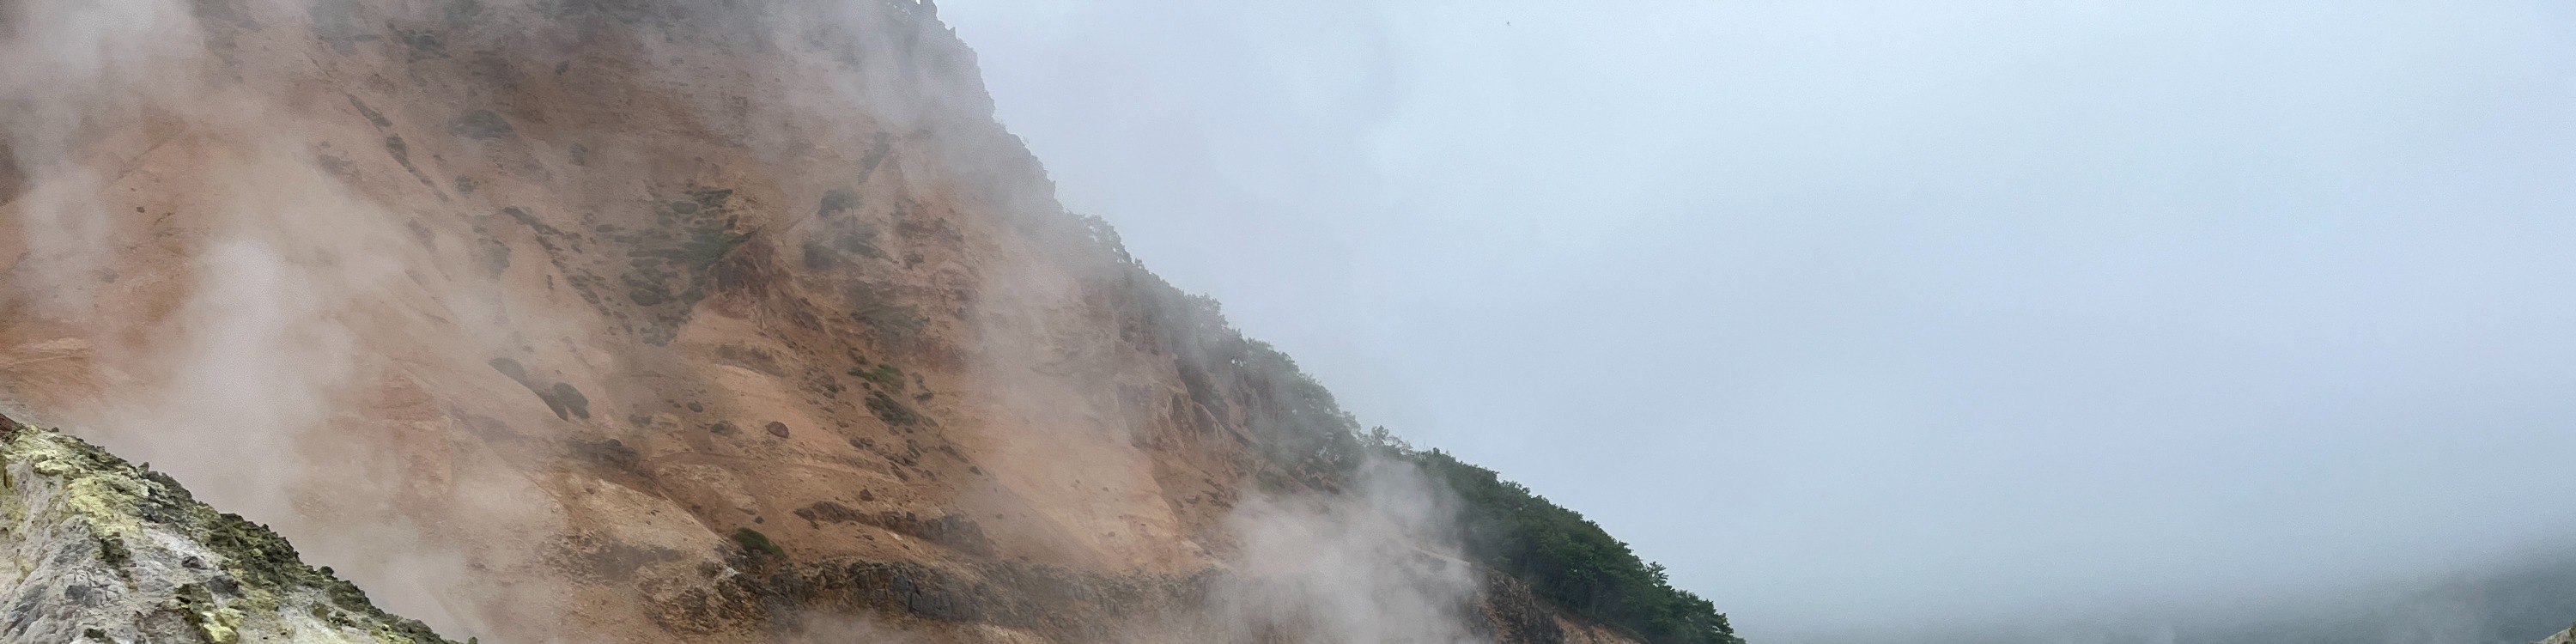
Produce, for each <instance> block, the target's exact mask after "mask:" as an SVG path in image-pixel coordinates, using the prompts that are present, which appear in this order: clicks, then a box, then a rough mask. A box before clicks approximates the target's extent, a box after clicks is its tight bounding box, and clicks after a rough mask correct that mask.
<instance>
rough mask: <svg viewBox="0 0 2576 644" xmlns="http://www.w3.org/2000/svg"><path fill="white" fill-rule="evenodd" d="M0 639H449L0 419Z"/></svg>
mask: <svg viewBox="0 0 2576 644" xmlns="http://www.w3.org/2000/svg"><path fill="white" fill-rule="evenodd" d="M0 556H5V557H7V558H8V559H9V560H10V561H14V562H16V563H17V566H15V567H14V568H13V569H9V570H5V571H0V602H5V605H0V641H9V642H22V641H23V642H39V641H41V642H70V641H81V640H84V639H85V640H88V641H120V642H132V641H155V642H159V641H175V642H214V643H217V644H223V643H228V642H258V641H295V642H352V643H366V644H453V642H452V641H451V640H448V639H446V638H442V637H440V636H439V635H438V634H437V633H435V632H432V631H431V630H430V628H429V627H428V626H426V625H423V624H421V623H420V622H418V621H415V620H411V619H406V618H403V617H399V616H395V615H392V614H389V613H386V612H384V611H383V610H380V609H378V608H376V607H375V605H374V604H372V603H369V602H368V601H367V595H366V593H365V592H364V591H361V590H359V589H358V587H357V586H356V585H354V584H351V583H349V582H348V581H347V580H343V579H340V578H339V577H338V576H335V575H333V574H331V571H330V569H328V568H315V567H312V566H309V565H306V564H305V563H304V561H303V559H302V558H301V557H299V556H298V555H297V553H296V551H295V546H294V545H293V544H289V543H287V541H286V539H285V538H283V537H280V536H278V535H277V533H276V532H275V531H272V530H269V529H268V527H267V526H263V525H260V524H257V523H253V522H251V521H249V520H247V519H244V518H242V517H241V516H240V515H235V514H227V513H222V512H217V511H216V510H215V509H214V508H212V507H208V506H207V505H206V504H204V503H199V502H197V500H196V499H195V497H193V496H190V495H189V494H188V491H187V489H186V488H183V487H180V485H179V483H178V481H176V480H173V479H171V478H170V477H169V476H168V475H165V474H161V473H159V472H154V471H151V470H148V469H144V468H142V467H139V466H136V465H134V464H132V463H128V462H126V461H125V459H122V458H118V457H117V456H116V455H114V454H110V453H108V452H107V450H104V449H100V448H99V447H98V446H95V445H91V444H89V443H87V442H83V441H81V440H80V439H77V438H73V437H71V436H67V435H64V434H61V433H59V432H54V431H48V430H42V429H36V428H32V427H26V426H22V425H19V424H17V423H15V422H13V421H10V420H9V419H7V418H0Z"/></svg>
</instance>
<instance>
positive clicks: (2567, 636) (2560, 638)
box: [2531, 627, 2576, 644]
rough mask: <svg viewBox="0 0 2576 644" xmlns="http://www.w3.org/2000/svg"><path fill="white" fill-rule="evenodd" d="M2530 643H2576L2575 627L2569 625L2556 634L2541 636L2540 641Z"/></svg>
mask: <svg viewBox="0 0 2576 644" xmlns="http://www.w3.org/2000/svg"><path fill="white" fill-rule="evenodd" d="M2531 644H2576V627H2569V628H2568V629H2567V630H2563V631H2559V632H2558V634H2557V635H2551V636H2548V637H2544V638H2541V639H2540V641H2538V642H2532V643H2531Z"/></svg>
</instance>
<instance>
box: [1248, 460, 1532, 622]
mask: <svg viewBox="0 0 2576 644" xmlns="http://www.w3.org/2000/svg"><path fill="white" fill-rule="evenodd" d="M1356 483H1357V484H1356V485H1355V486H1354V488H1355V489H1354V490H1352V491H1350V492H1349V493H1345V494H1333V495H1292V496H1285V497H1274V496H1269V495H1263V496H1260V497H1256V498H1254V499H1252V500H1251V501H1250V502H1248V503H1245V504H1244V505H1243V506H1241V507H1239V508H1237V509H1236V512H1235V514H1234V515H1233V516H1232V517H1231V519H1230V520H1229V521H1228V527H1229V528H1231V529H1232V530H1233V531H1234V533H1235V535H1236V536H1237V537H1238V538H1240V539H1242V540H1243V559H1244V561H1245V562H1246V566H1245V569H1244V570H1243V572H1244V573H1245V575H1247V576H1246V577H1244V578H1242V579H1238V580H1234V581H1233V582H1232V583H1231V584H1229V585H1227V586H1226V587H1225V588H1224V589H1223V592H1221V593H1220V594H1219V596H1218V599H1217V601H1216V602H1215V605H1214V606H1212V607H1211V608H1210V610H1211V612H1212V613H1213V614H1215V615H1218V616H1220V617H1221V618H1223V619H1225V621H1227V622H1229V623H1231V624H1232V625H1234V626H1235V627H1236V628H1238V629H1244V632H1238V633H1236V635H1238V637H1235V638H1233V639H1232V640H1231V641H1257V640H1258V638H1257V637H1256V636H1257V635H1260V634H1264V633H1267V632H1269V630H1270V629H1279V630H1284V631H1286V632H1290V633H1300V634H1303V635H1305V636H1306V637H1305V638H1304V639H1306V640H1309V641H1325V642H1421V643H1461V642H1479V641H1484V639H1483V638H1480V637H1477V636H1475V635H1473V634H1472V632H1471V629H1470V628H1469V627H1468V626H1467V624H1468V623H1469V622H1468V621H1467V620H1468V619H1469V613H1470V611H1473V610H1475V609H1476V593H1477V590H1478V588H1479V583H1478V582H1479V579H1478V577H1477V575H1478V572H1477V571H1476V569H1475V567H1474V566H1472V565H1469V564H1467V563H1466V562H1463V561H1460V560H1458V559H1456V558H1455V557H1456V544H1457V538H1456V534H1455V531H1456V526H1455V525H1454V522H1455V520H1456V518H1457V510H1456V507H1455V504H1454V502H1453V501H1451V500H1450V499H1449V498H1448V495H1447V494H1446V493H1445V491H1444V490H1440V489H1439V488H1438V487H1436V486H1434V485H1433V484H1432V483H1431V482H1430V481H1429V480H1426V479H1425V478H1423V476H1422V472H1421V471H1420V470H1419V469H1416V468H1415V467H1413V466H1412V465H1410V464H1406V463H1400V462H1394V461H1388V460H1384V459H1370V460H1369V461H1368V462H1367V463H1366V464H1364V465H1363V466H1362V467H1361V470H1360V473H1359V478H1358V480H1357V481H1356ZM1430 547H1446V548H1448V549H1449V551H1448V552H1440V551H1436V550H1431V549H1429V548H1430Z"/></svg>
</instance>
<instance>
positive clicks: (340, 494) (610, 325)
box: [0, 0, 1610, 642]
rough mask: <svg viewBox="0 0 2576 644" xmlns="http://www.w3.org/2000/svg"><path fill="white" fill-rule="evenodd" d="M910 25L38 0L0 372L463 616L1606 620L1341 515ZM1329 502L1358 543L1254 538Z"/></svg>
mask: <svg viewBox="0 0 2576 644" xmlns="http://www.w3.org/2000/svg"><path fill="white" fill-rule="evenodd" d="M934 12H935V10H934V9H932V8H930V7H928V6H927V5H916V4H912V3H909V2H881V1H876V0H864V1H859V2H819V1H818V2H798V1H793V0H782V1H776V2H679V1H677V0H318V1H315V2H310V3H296V2H265V1H258V0H158V1H119V2H107V3H78V2H68V1H53V0H47V1H39V2H30V3H24V6H21V7H17V8H16V13H12V14H10V15H9V18H7V20H8V21H9V22H7V23H0V26H6V27H7V28H9V29H11V30H12V31H13V33H12V34H11V36H10V37H11V38H12V39H13V41H12V43H11V44H10V45H9V47H8V48H7V49H5V50H0V55H6V56H9V57H11V58H12V59H14V60H16V61H18V62H23V63H25V64H24V65H19V67H24V68H25V69H28V70H39V69H41V70H51V71H43V72H38V71H21V72H14V73H13V75H11V76H7V77H6V78H5V79H0V80H5V82H6V83H7V85H6V86H0V90H7V92H6V93H8V94H9V95H10V96H11V98H8V99H0V102H5V103H7V105H5V106H0V107H9V108H12V109H11V110H9V112H10V114H12V115H11V116H8V117H6V118H7V120H5V121H0V125H5V127H7V128H8V130H9V132H8V133H9V137H8V138H7V139H6V140H5V141H0V144H5V145H7V146H9V148H10V149H9V150H8V152H9V154H7V155H5V157H6V158H7V159H8V160H9V161H8V162H7V163H5V164H0V170H4V171H0V204H5V205H0V272H5V276H6V278H7V280H8V284H9V288H8V289H6V290H0V298H5V299H0V401H6V402H7V403H9V404H10V405H11V406H12V408H13V409H14V410H16V411H17V412H18V413H20V414H21V415H22V416H23V417H29V418H33V419H37V420H42V421H44V422H47V423H50V424H60V425H63V426H66V427H69V428H71V430H72V431H75V432H78V433H81V434H83V435H85V436H89V437H91V438H93V439H94V440H97V441H99V442H101V443H103V444H105V445H107V446H108V447H109V448H111V449H113V450H115V451H117V452H119V453H120V454H123V455H125V456H126V457H129V458H134V459H137V460H149V461H152V462H155V463H160V464H161V465H162V467H163V468H164V469H166V470H168V471H171V472H173V473H174V474H176V475H177V476H178V477H179V478H181V479H183V480H187V481H189V483H190V485H191V486H192V487H195V488H197V489H198V490H199V493H200V494H201V495H203V496H204V497H206V498H208V499H209V500H210V501H214V502H216V504H217V505H219V506H223V507H226V508H227V509H232V510H237V511H240V512H243V513H244V514H246V515H250V516H253V517H256V518H258V519H259V520H262V521H269V522H273V523H274V524H276V526H277V528H278V530H279V531H280V532H281V533H283V534H285V535H286V536H288V537H289V538H292V539H295V540H296V542H297V543H298V544H299V545H300V546H302V547H303V549H304V551H305V552H306V553H307V554H308V556H309V557H311V558H313V559H315V560H317V561H319V562H326V563H331V564H333V565H335V566H337V567H338V569H339V570H340V571H341V572H342V573H343V574H346V575H348V576H350V577H351V578H353V579H354V580H356V581H358V582H359V583H360V584H361V585H362V586H365V587H366V588H368V589H369V591H370V592H371V593H374V594H375V595H376V596H377V598H378V599H379V600H380V601H382V602H383V603H385V604H386V605H388V607H390V608H393V609H395V610H397V611H399V612H403V613H406V614H411V615H415V616H419V617H421V618H423V619H425V620H428V621H429V622H430V623H431V624H432V625H434V626H438V627H440V628H441V629H442V630H443V631H445V632H448V633H450V634H451V635H457V636H462V635H481V636H484V637H485V638H486V639H488V640H495V641H618V642H653V641H768V640H772V639H777V638H795V637H807V636H814V637H822V636H834V635H840V634H846V633H851V632H904V633H909V634H911V636H916V637H925V638H932V639H936V640H943V641H1065V642H1071V641H1156V640H1162V641H1208V640H1211V639H1251V638H1277V639H1292V640H1293V639H1314V640H1331V639H1336V638H1337V637H1336V636H1335V635H1334V633H1343V634H1344V635H1348V634H1350V633H1359V632H1377V631H1374V630H1367V629H1387V628H1415V627H1412V626H1399V625H1396V624H1398V623H1402V622H1409V621H1423V620H1430V621H1454V622H1455V623H1456V624H1457V627H1456V628H1457V629H1458V630H1457V631H1456V632H1448V631H1439V630H1434V631H1424V633H1425V634H1424V635H1423V636H1424V637H1432V638H1439V637H1449V636H1453V635H1454V636H1456V637H1460V638H1475V637H1495V638H1500V639H1503V640H1507V641H1601V640H1605V639H1608V638H1609V637H1610V636H1609V635H1607V633H1606V632H1603V631H1600V630H1598V629H1596V628H1593V627H1588V626H1583V625H1580V624H1576V623H1573V622H1571V621H1568V620H1565V619H1563V618H1561V617H1559V616H1558V615H1557V614H1556V613H1555V612H1554V611H1553V610H1552V609H1551V608H1549V607H1547V606H1545V605H1543V603H1541V602H1536V601H1508V600H1509V599H1510V598H1512V597H1518V598H1520V599H1521V600H1527V598H1528V594H1527V593H1526V591H1520V592H1518V594H1517V595H1515V594H1514V593H1513V589H1512V585H1513V582H1511V581H1510V580H1508V579H1495V578H1490V577H1483V576H1479V575H1476V574H1474V573H1473V572H1472V571H1470V570H1468V568H1469V567H1468V566H1466V565H1464V564H1463V562H1459V561H1456V560H1455V559H1454V556H1453V553H1450V552H1448V551H1447V550H1445V549H1444V546H1443V545H1442V542H1441V540H1440V539H1438V538H1437V537H1438V535H1437V532H1438V526H1437V525H1436V524H1437V521H1431V522H1428V523H1425V522H1422V521H1413V522H1411V523H1408V522H1407V521H1406V520H1405V519H1402V518H1401V517H1399V518H1395V519H1388V520H1386V521H1383V522H1378V521H1377V520H1375V519H1352V518H1348V517H1353V516H1361V517H1374V516H1378V515H1379V514H1382V513H1372V512H1374V511H1372V512H1363V513H1359V514H1351V515H1345V514H1336V512H1338V510H1334V509H1333V508H1334V507H1336V506H1335V504H1338V503H1344V502H1345V501H1346V500H1347V499H1351V498H1355V497H1357V496H1358V495H1355V494H1351V493H1349V492H1350V490H1349V487H1350V486H1351V485H1354V484H1355V483H1354V482H1353V481H1352V480H1351V479H1348V478H1347V477H1346V476H1345V475H1344V474H1345V472H1346V470H1347V468H1340V469H1337V468H1336V466H1335V465H1334V464H1335V463H1337V462H1338V461H1335V460H1334V458H1339V457H1337V456H1333V452H1332V450H1331V449H1330V447H1331V446H1330V445H1328V444H1324V443H1318V442H1316V440H1317V439H1316V438H1314V437H1317V436H1323V435H1327V434H1330V433H1331V432H1335V431H1344V430H1347V429H1348V427H1347V426H1348V425H1349V424H1350V421H1349V419H1348V418H1347V417H1346V416H1343V415H1341V414H1340V412H1338V411H1337V410H1335V409H1334V408H1333V407H1332V406H1331V403H1330V399H1329V395H1328V394H1324V393H1322V392H1321V390H1320V389H1317V388H1315V387H1314V386H1313V384H1312V383H1311V382H1310V381H1306V380H1305V379H1304V377H1303V376H1301V375H1297V374H1296V372H1295V370H1294V367H1293V365H1292V364H1288V363H1286V362H1285V361H1284V359H1273V357H1275V355H1276V354H1275V353H1272V352H1269V351H1268V350H1267V348H1266V347H1261V346H1259V345H1258V344H1257V343H1252V342H1249V341H1246V340H1244V339H1242V338H1241V337H1240V336H1239V335H1236V334H1234V333H1233V332H1232V330H1231V329H1228V328H1225V327H1224V323H1223V321H1222V318H1220V317H1217V316H1216V315H1215V310H1214V306H1213V304H1211V303H1207V302H1204V301H1202V300H1197V299H1193V298H1186V297H1182V296H1180V295H1179V294H1178V293H1177V292H1175V291H1172V290H1171V289H1170V288H1169V287H1168V286H1166V285H1163V284H1162V283H1161V282H1160V281H1159V280H1156V279H1154V278H1152V276H1151V274H1150V273H1145V272H1144V271H1143V270H1142V269H1141V268H1138V267H1137V266H1136V265H1135V263H1134V262H1133V260H1131V259H1130V258H1128V257H1127V256H1126V255H1125V253H1124V251H1123V250H1120V248H1119V247H1118V245H1117V243H1116V238H1115V234H1114V233H1112V232H1110V231H1109V230H1108V229H1107V228H1106V227H1105V226H1101V225H1099V224H1098V223H1097V221H1096V220H1087V219H1085V218H1081V217H1077V216H1074V215H1071V214H1067V213H1065V212H1063V211H1062V209H1061V207H1060V206H1058V205H1057V204H1056V203H1055V201H1054V199H1053V197H1052V187H1051V185H1050V184H1049V183H1048V181H1047V179H1046V178H1045V175H1044V173H1043V170H1042V169H1041V168H1040V167H1039V165H1038V163H1037V161H1036V160H1035V159H1033V158H1031V157H1030V156H1029V154H1028V153H1027V152H1026V151H1025V149H1024V148H1023V147H1022V146H1021V145H1020V144H1019V142H1018V141H1017V139H1015V138H1013V137H1011V136H1010V135H1009V134H1007V133H1006V132H1004V131H1003V130H1002V129H1001V128H1000V126H999V125H997V124H996V123H994V122H993V121H992V119H991V113H992V110H991V106H990V105H989V102H988V101H989V99H988V98H987V97H986V95H985V93H984V91H983V89H982V87H981V85H980V81H979V80H978V79H977V72H976V70H975V64H974V59H973V55H972V53H971V52H970V51H968V50H967V49H966V48H965V47H964V46H963V45H962V44H960V43H959V42H958V41H957V40H956V38H955V37H954V35H953V34H952V33H950V32H949V31H948V30H947V29H946V28H945V27H943V26H941V25H940V24H939V22H938V21H937V19H936V17H935V15H934ZM55 21H58V22H55ZM35 24H44V25H47V27H46V28H45V29H41V30H31V29H30V26H31V25H35ZM1247 243H1254V242H1252V241H1249V240H1248V241H1247ZM1319 455H1322V456H1319ZM1344 465H1347V464H1346V463H1344ZM1372 507H1374V506H1372ZM1247 508H1251V509H1247ZM1379 509H1383V508H1379ZM1251 514H1259V515H1260V516H1251ZM1398 514H1401V513H1398ZM1314 517H1325V518H1326V520H1330V521H1362V522H1369V523H1368V525H1347V526H1340V527H1342V528H1347V530H1344V531H1333V532H1330V533H1331V534H1342V533H1344V532H1347V533H1349V534H1364V535H1382V536H1381V537H1378V538H1373V540H1369V541H1365V542H1359V541H1348V540H1331V541H1319V542H1314V543H1309V542H1303V541H1288V542H1281V543H1282V544H1284V545H1279V544H1273V545H1275V546H1276V547H1278V548H1281V550H1279V551H1278V552H1277V553H1274V554H1275V555H1276V556H1273V554H1265V553H1250V554H1247V552H1246V548H1247V547H1253V548H1261V547H1273V546H1271V545H1263V544H1269V543H1271V542H1270V541H1269V540H1266V539H1260V538H1254V539H1251V540H1249V541H1248V540H1247V537H1258V536H1259V535H1261V534H1268V533H1269V532H1272V531H1275V529H1278V528H1279V525H1281V524H1278V523H1277V521H1287V522H1288V523H1286V524H1285V525H1288V526H1291V527H1294V526H1296V525H1300V524H1298V523H1297V522H1298V521H1305V520H1309V519H1312V518H1314ZM1381 523H1382V524H1383V525H1380V524H1381ZM1380 528H1383V529H1382V530H1381V529H1380ZM1355 544H1356V545H1355ZM1265 552H1267V551H1265ZM1352 552H1357V553H1359V555H1358V556H1357V557H1356V558H1354V557H1351V556H1343V555H1346V554H1349V553H1352ZM1254 559H1263V560H1278V561H1286V562H1288V563H1289V565H1284V566H1273V567H1271V568H1265V567H1263V566H1261V565H1258V564H1260V563H1261V562H1259V561H1253V560H1254ZM1314 562H1332V563H1333V564H1335V565H1341V566H1347V567H1350V568H1356V569H1363V570H1357V571H1348V572H1351V574H1353V575H1359V576H1361V577H1365V578H1354V579H1344V578H1338V577H1313V575H1316V574H1318V573H1317V572H1316V570H1319V569H1321V568H1319V566H1322V565H1323V564H1314V565H1307V564H1313V563H1314ZM1334 572H1336V573H1340V572H1345V571H1338V570H1336V571H1334ZM1283 580H1284V581H1283ZM1340 588H1350V589H1354V590H1352V591H1350V592H1361V593H1365V592H1371V591H1369V590H1368V589H1373V588H1374V589H1379V590H1382V591H1384V592H1389V593H1396V594H1401V595H1405V596H1420V597H1427V598H1429V599H1427V600H1425V601H1422V602H1417V603H1420V604H1421V606H1420V607H1418V608H1420V610H1418V611H1415V612H1413V613H1406V614H1395V613H1386V612H1385V611H1389V610H1393V609H1391V608H1388V606H1402V605H1406V604H1405V602H1379V601H1377V600H1379V599H1382V598H1376V597H1356V598H1352V597H1336V596H1335V595H1336V594H1337V593H1338V592H1341V591H1337V590H1336V589H1340ZM1450 594H1458V595H1463V596H1466V597H1469V598H1471V599H1472V598H1483V599H1473V600H1472V601H1468V602H1467V604H1466V605H1463V606H1455V605H1449V604H1447V603H1443V602H1444V601H1445V599H1444V598H1445V597H1446V596H1447V595H1450ZM1495 598H1503V600H1497V599H1495ZM1353 599H1356V600H1360V602H1359V603H1361V604H1367V605H1362V606H1357V607H1352V606H1345V604H1349V603H1351V602H1350V601H1348V600H1353ZM1451 603H1454V602H1451ZM1380 604H1383V605H1380ZM1335 629H1362V630H1357V631H1354V630H1338V631H1337V630H1335ZM1408 632H1409V631H1408Z"/></svg>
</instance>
